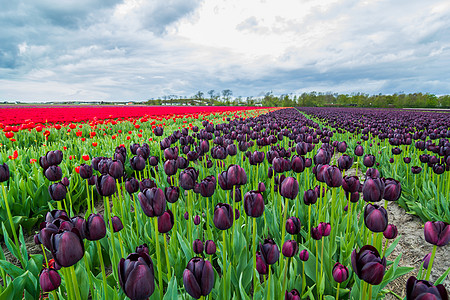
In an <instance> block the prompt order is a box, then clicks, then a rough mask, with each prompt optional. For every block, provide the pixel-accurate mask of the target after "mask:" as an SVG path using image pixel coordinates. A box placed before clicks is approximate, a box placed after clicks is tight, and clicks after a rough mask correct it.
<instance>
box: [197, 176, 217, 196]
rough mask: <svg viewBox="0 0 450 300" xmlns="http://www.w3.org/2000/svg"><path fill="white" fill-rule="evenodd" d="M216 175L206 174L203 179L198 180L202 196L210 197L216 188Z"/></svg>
mask: <svg viewBox="0 0 450 300" xmlns="http://www.w3.org/2000/svg"><path fill="white" fill-rule="evenodd" d="M216 185H217V181H216V177H214V176H212V175H211V176H207V177H206V178H205V179H203V180H202V181H201V182H200V194H201V195H202V196H203V197H211V196H212V195H213V194H214V191H215V190H216Z"/></svg>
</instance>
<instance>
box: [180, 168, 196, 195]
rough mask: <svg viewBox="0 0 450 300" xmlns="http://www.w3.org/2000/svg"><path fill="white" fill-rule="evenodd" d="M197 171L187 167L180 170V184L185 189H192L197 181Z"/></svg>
mask: <svg viewBox="0 0 450 300" xmlns="http://www.w3.org/2000/svg"><path fill="white" fill-rule="evenodd" d="M198 174H199V171H198V170H196V169H194V168H192V167H189V168H186V169H184V170H183V171H181V172H180V186H181V187H182V188H183V189H185V190H192V189H194V186H195V184H196V182H197V178H198Z"/></svg>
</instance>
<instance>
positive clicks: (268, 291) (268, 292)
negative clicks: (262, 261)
mask: <svg viewBox="0 0 450 300" xmlns="http://www.w3.org/2000/svg"><path fill="white" fill-rule="evenodd" d="M270 267H271V265H269V279H268V280H267V284H268V285H269V286H268V287H267V299H271V298H270V273H271V272H270Z"/></svg>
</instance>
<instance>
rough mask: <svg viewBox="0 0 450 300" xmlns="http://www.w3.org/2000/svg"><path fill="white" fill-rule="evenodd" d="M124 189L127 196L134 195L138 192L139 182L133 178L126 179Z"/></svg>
mask: <svg viewBox="0 0 450 300" xmlns="http://www.w3.org/2000/svg"><path fill="white" fill-rule="evenodd" d="M125 189H126V190H127V192H128V193H129V194H133V193H136V192H137V191H139V181H138V180H137V179H136V178H134V177H131V178H128V179H127V181H125Z"/></svg>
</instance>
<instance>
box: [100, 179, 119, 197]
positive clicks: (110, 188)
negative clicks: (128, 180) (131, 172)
mask: <svg viewBox="0 0 450 300" xmlns="http://www.w3.org/2000/svg"><path fill="white" fill-rule="evenodd" d="M95 187H96V188H97V192H98V193H99V194H100V196H103V197H109V196H111V195H112V194H114V193H115V192H116V189H117V187H116V180H115V179H114V178H113V177H112V176H111V175H101V176H100V177H99V178H97V182H96V183H95Z"/></svg>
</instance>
